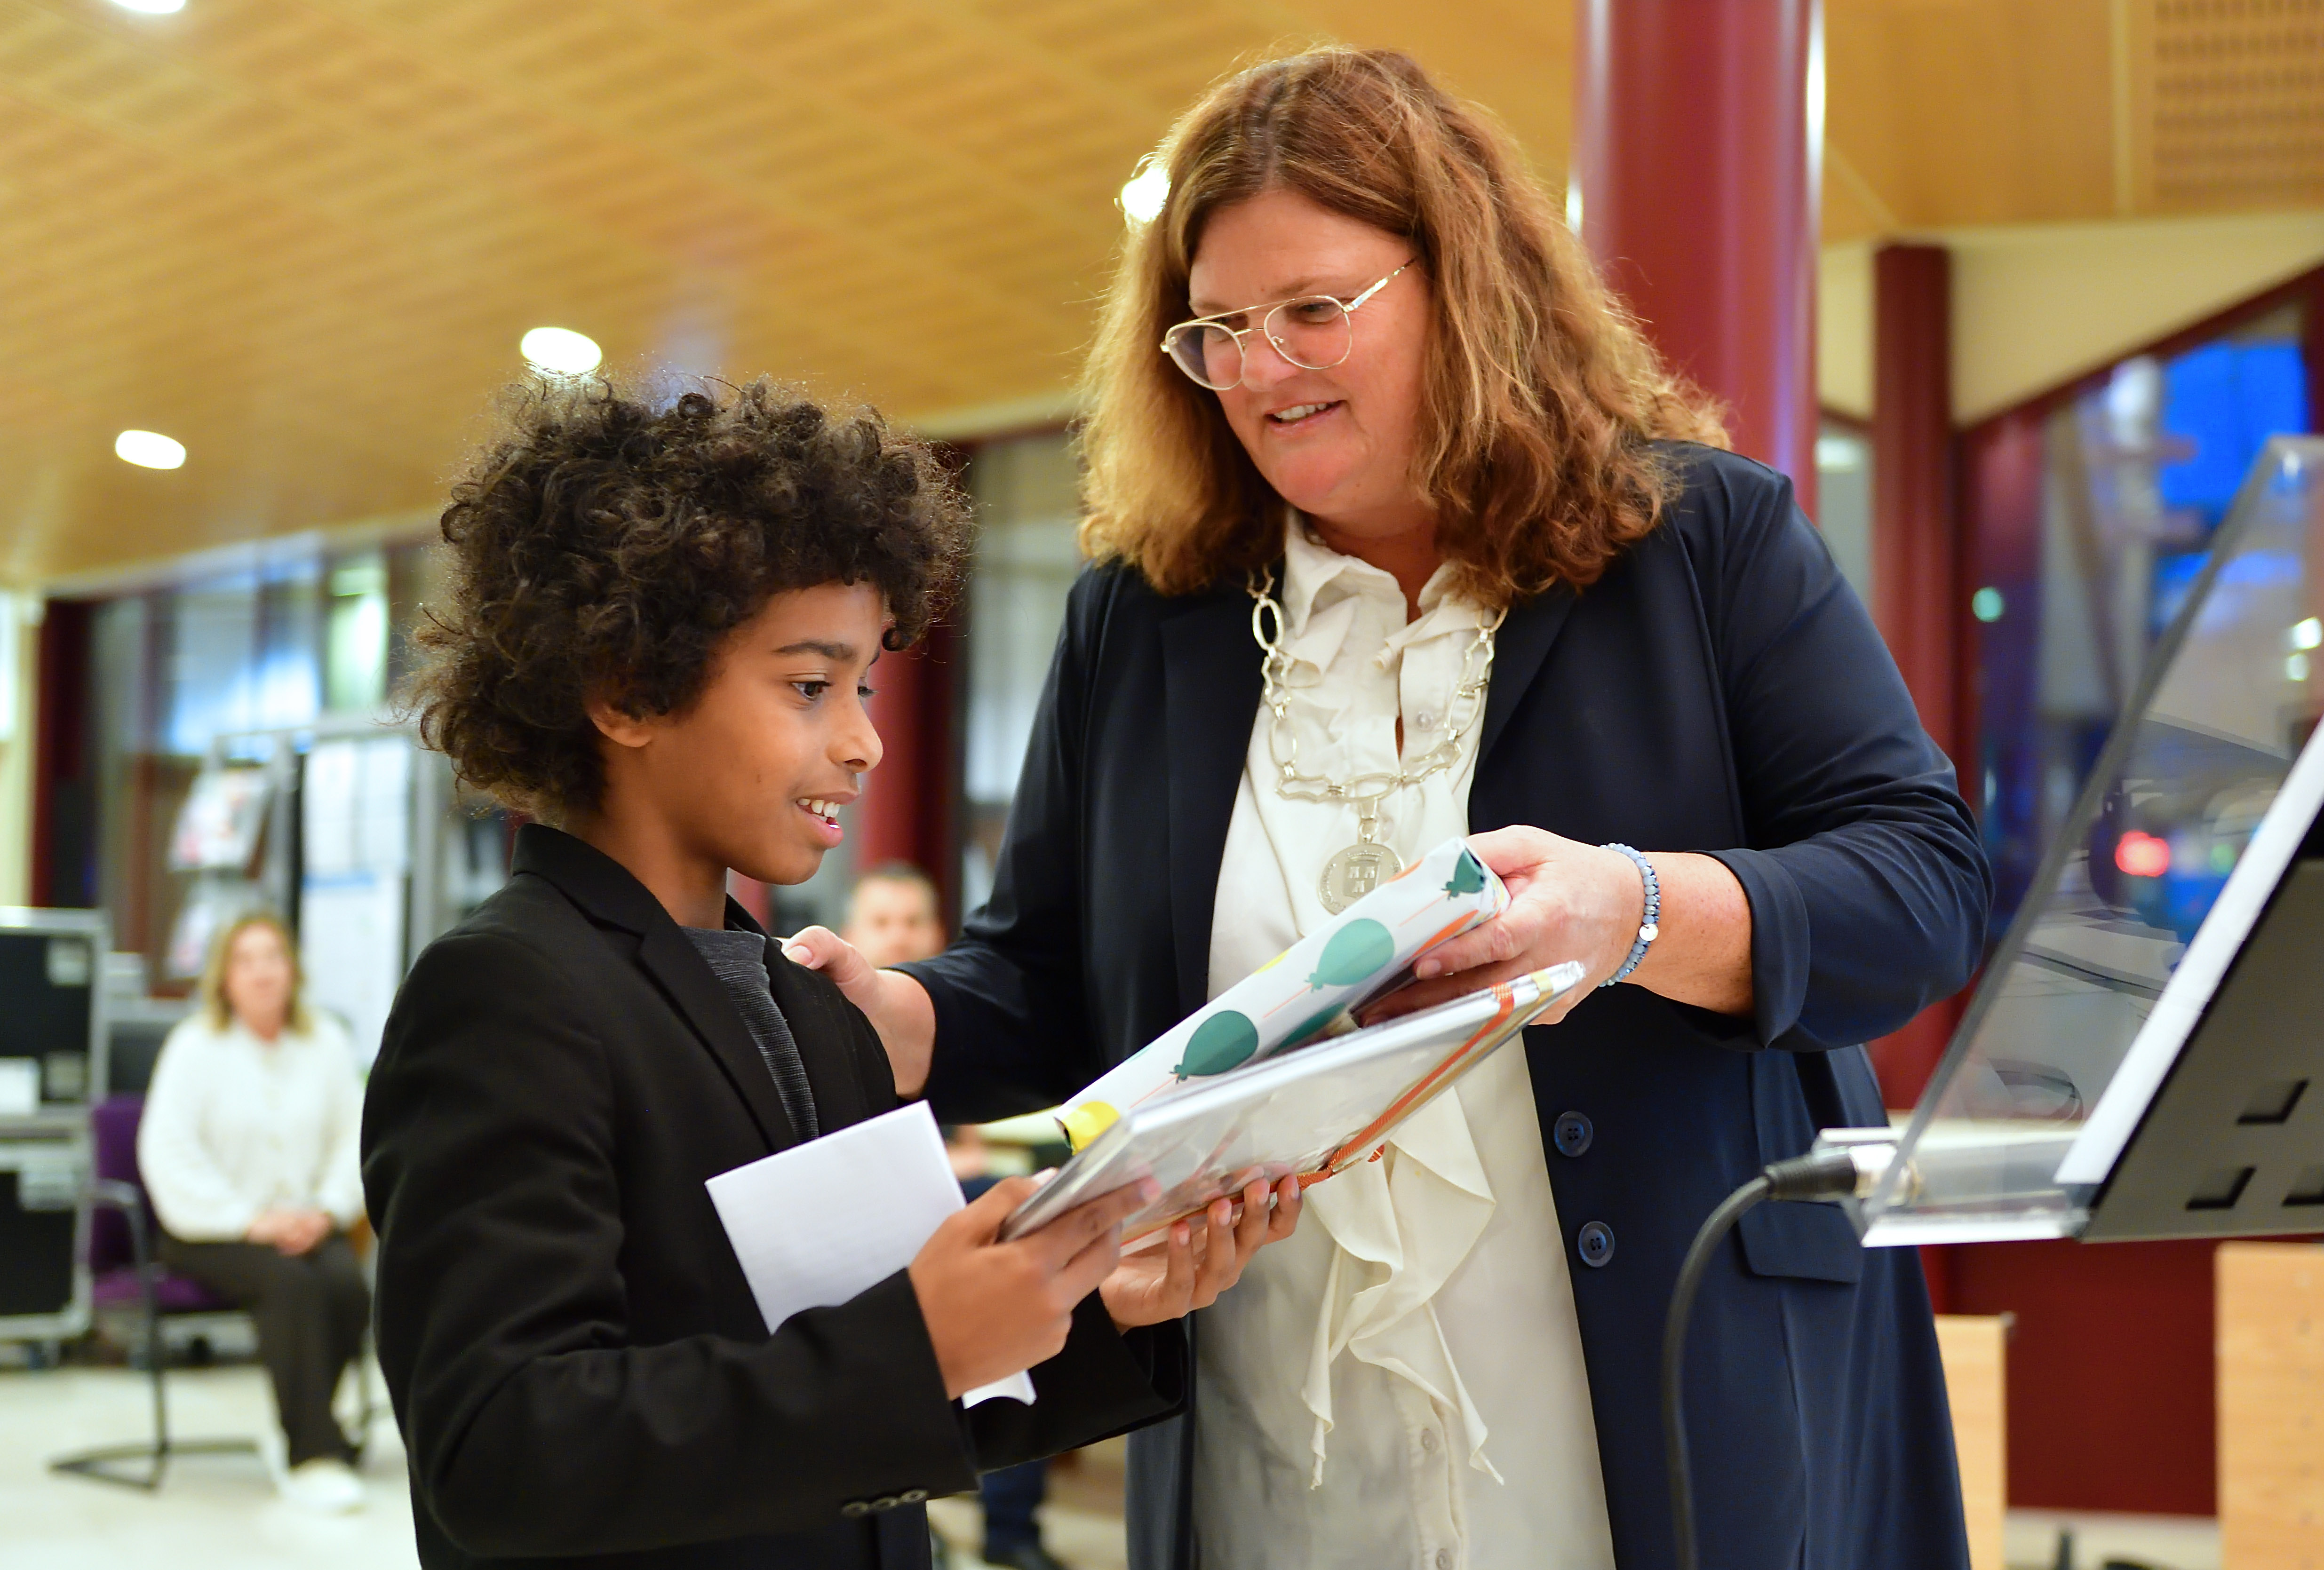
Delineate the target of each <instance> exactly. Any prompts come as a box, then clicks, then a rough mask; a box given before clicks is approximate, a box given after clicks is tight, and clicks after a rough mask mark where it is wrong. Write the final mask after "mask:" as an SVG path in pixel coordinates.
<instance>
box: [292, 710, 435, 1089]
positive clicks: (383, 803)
mask: <svg viewBox="0 0 2324 1570" xmlns="http://www.w3.org/2000/svg"><path fill="white" fill-rule="evenodd" d="M411 812H412V806H411V745H410V742H409V741H406V740H405V739H402V738H401V737H396V736H388V737H376V738H367V739H361V740H335V741H323V742H318V743H317V744H316V746H315V748H313V750H312V751H310V752H309V753H308V755H307V761H306V773H305V776H304V779H303V780H302V782H301V786H300V861H301V864H302V865H301V869H300V870H301V876H300V889H299V950H300V961H301V962H302V964H303V965H304V967H305V969H306V972H307V996H308V999H309V1002H310V1003H312V1004H313V1005H315V1006H317V1007H319V1008H323V1009H327V1010H328V1011H330V1012H331V1013H333V1014H335V1015H338V1016H339V1018H340V1019H342V1020H344V1021H345V1022H346V1026H347V1033H348V1036H349V1038H350V1040H351V1041H352V1042H353V1043H354V1045H355V1059H356V1060H357V1061H358V1062H359V1063H361V1064H363V1065H364V1067H365V1068H368V1067H369V1066H370V1064H371V1061H372V1060H373V1059H374V1058H375V1057H377V1056H378V1055H379V1040H380V1033H381V1032H382V1031H383V1029H384V1028H385V1026H386V1024H387V1011H388V1007H389V1005H391V1004H392V1003H393V1002H394V1000H395V988H396V985H397V983H399V982H400V981H401V980H402V979H403V944H404V912H405V901H406V898H407V896H408V887H407V878H406V874H407V873H408V872H409V871H410V863H411Z"/></svg>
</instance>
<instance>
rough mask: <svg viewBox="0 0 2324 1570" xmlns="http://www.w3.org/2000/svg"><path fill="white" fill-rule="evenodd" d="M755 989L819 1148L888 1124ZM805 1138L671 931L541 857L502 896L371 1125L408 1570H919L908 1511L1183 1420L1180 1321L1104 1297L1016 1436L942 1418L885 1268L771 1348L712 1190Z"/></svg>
mask: <svg viewBox="0 0 2324 1570" xmlns="http://www.w3.org/2000/svg"><path fill="white" fill-rule="evenodd" d="M734 914H735V916H736V918H737V919H738V920H740V921H743V922H747V921H748V917H746V916H742V915H741V913H740V909H739V907H735V908H734ZM769 968H770V972H771V974H772V977H773V987H774V995H775V999H776V1002H777V1003H778V1004H779V1005H780V1006H781V1008H782V1011H783V1014H784V1015H785V1017H786V1018H787V1019H788V1021H789V1023H790V1026H791V1030H792V1033H793V1034H794V1035H795V1036H796V1037H797V1038H798V1046H799V1053H800V1056H801V1057H802V1058H804V1059H805V1060H806V1065H807V1079H808V1080H809V1082H810V1083H811V1084H812V1085H813V1087H814V1089H815V1097H816V1107H817V1109H818V1112H819V1113H820V1116H821V1120H822V1124H823V1126H824V1127H825V1129H826V1130H828V1129H833V1128H837V1127H841V1126H843V1125H847V1124H851V1123H856V1122H860V1121H861V1120H862V1119H863V1118H866V1117H870V1116H874V1115H876V1114H878V1113H881V1112H885V1111H887V1110H888V1109H890V1107H892V1106H895V1105H896V1095H895V1086H894V1081H893V1080H892V1079H891V1078H890V1071H889V1067H888V1060H887V1057H886V1054H885V1053H884V1052H883V1051H882V1050H881V1046H880V1042H879V1038H878V1036H877V1035H876V1034H875V1033H873V1032H872V1030H871V1025H870V1024H869V1023H868V1022H867V1021H866V1020H865V1019H864V1018H863V1016H862V1015H861V1014H860V1013H858V1012H857V1011H856V1010H855V1008H854V1007H853V1005H850V1004H848V1003H847V1002H846V1000H845V999H844V998H843V997H842V996H840V994H839V991H838V989H837V988H836V987H833V986H832V985H831V983H830V982H828V981H827V980H825V978H823V977H822V976H820V975H818V974H816V973H815V972H813V971H810V970H807V969H802V968H800V967H798V966H795V965H792V964H790V963H789V962H788V961H787V960H784V959H781V958H780V955H779V951H778V950H774V949H773V948H772V947H771V946H770V967H769ZM794 1143H798V1141H797V1137H796V1135H795V1134H793V1132H792V1130H791V1127H790V1125H789V1123H788V1120H787V1119H786V1118H785V1116H784V1114H783V1108H782V1102H781V1100H780V1098H779V1097H778V1095H777V1094H776V1090H775V1085H774V1081H773V1079H772V1078H771V1076H770V1075H769V1073H768V1071H767V1068H766V1064H765V1062H764V1061H763V1060H761V1058H760V1056H759V1053H758V1051H757V1049H756V1047H755V1046H754V1044H753V1043H752V1039H751V1037H750V1035H749V1033H748V1032H747V1031H746V1029H745V1028H744V1026H743V1024H742V1019H741V1016H740V1015H738V1014H737V1013H736V1011H735V1009H734V1007H733V1004H732V1003H731V1001H730V1000H729V999H728V998H727V996H726V995H725V994H724V992H723V991H722V990H721V988H720V987H719V984H718V982H717V980H716V978H715V977H713V976H712V974H711V972H710V969H709V967H708V965H707V964H705V962H704V961H703V959H701V957H700V956H699V955H698V954H697V953H696V951H695V949H694V947H693V945H692V944H691V943H690V942H688V941H687V938H686V935H685V933H684V932H681V931H680V930H679V929H678V925H677V923H674V922H673V921H672V920H671V919H670V917H669V914H668V913H667V912H665V911H664V910H663V909H662V907H661V905H660V904H659V902H658V901H656V900H655V899H654V898H653V896H652V895H650V894H649V893H647V891H646V890H645V888H644V887H643V886H641V885H640V884H639V883H638V882H637V880H636V879H634V878H633V877H631V876H630V874H629V873H628V872H627V871H626V870H624V869H623V868H622V867H621V866H620V865H619V864H617V863H616V862H614V861H613V860H612V859H611V858H607V857H605V856H604V855H602V854H600V853H599V852H598V851H596V850H595V849H591V848H590V847H588V846H586V845H585V844H583V843H582V842H581V841H580V840H576V839H574V838H572V837H570V836H568V835H566V834H561V833H558V832H557V831H554V830H551V829H547V828H542V827H539V826H531V827H527V828H525V829H524V830H522V831H521V832H520V834H519V835H518V838H517V845H516V858H515V870H514V874H513V876H512V877H511V879H510V881H509V884H508V886H507V887H505V888H504V889H503V890H502V891H501V892H500V893H498V894H496V895H493V898H492V899H491V900H489V901H488V902H486V903H485V904H484V907H483V908H482V909H480V910H479V911H477V912H476V914H475V915H473V916H471V917H470V918H469V919H468V920H467V921H466V922H464V923H461V924H460V925H459V926H458V927H457V928H455V929H454V930H453V931H452V932H449V933H448V934H447V935H446V936H445V937H443V938H442V939H440V940H438V941H437V942H435V943H433V944H431V945H429V948H428V950H427V951H426V952H425V953H423V954H422V955H421V956H420V960H419V963H418V964H416V965H415V966H414V967H413V968H412V971H411V974H410V978H407V979H406V981H405V982H404V985H403V988H402V990H401V993H399V994H398V996H397V997H396V1002H395V1008H394V1012H393V1013H392V1015H390V1016H389V1020H388V1024H387V1032H386V1037H385V1041H384V1043H383V1046H382V1049H381V1051H380V1057H379V1061H378V1063H377V1064H376V1066H375V1067H374V1069H373V1070H372V1076H371V1084H370V1089H369V1092H368V1095H367V1097H366V1099H365V1104H364V1129H363V1148H364V1192H365V1195H366V1197H367V1198H368V1199H369V1202H370V1207H371V1215H372V1218H373V1221H374V1225H375V1226H377V1228H378V1231H379V1240H380V1249H379V1280H378V1291H377V1314H378V1331H379V1354H380V1362H381V1364H382V1366H383V1368H384V1370H385V1371H386V1374H387V1382H388V1386H389V1390H390V1392H391V1394H392V1397H393V1399H394V1403H395V1412H396V1417H397V1419H398V1420H399V1421H400V1422H401V1425H402V1428H403V1435H404V1440H405V1445H406V1447H407V1449H408V1451H409V1453H410V1469H411V1504H412V1515H413V1517H414V1521H415V1525H416V1527H417V1529H418V1536H419V1549H420V1562H421V1563H422V1564H423V1565H427V1566H429V1567H430V1570H447V1567H452V1566H460V1567H463V1570H465V1567H467V1566H475V1565H487V1564H493V1563H497V1562H500V1561H503V1560H510V1561H513V1560H520V1559H521V1560H522V1561H523V1562H524V1563H525V1564H527V1565H542V1564H545V1563H550V1564H583V1563H586V1564H589V1565H623V1566H645V1565H652V1566H658V1567H659V1566H679V1565H683V1566H688V1567H694V1566H714V1565H715V1566H722V1567H724V1566H737V1567H739V1566H742V1565H750V1566H753V1567H764V1570H778V1567H779V1570H791V1567H793V1566H799V1567H802V1570H804V1567H806V1566H815V1567H816V1570H823V1567H824V1566H839V1565H846V1566H850V1567H851V1570H852V1567H853V1566H855V1565H865V1566H873V1565H876V1566H879V1567H880V1570H904V1567H905V1566H913V1565H917V1566H925V1565H927V1563H928V1544H927V1526H926V1516H925V1511H924V1510H922V1508H921V1507H920V1504H919V1501H921V1500H923V1499H926V1498H927V1496H928V1495H930V1494H942V1493H952V1492H960V1491H962V1490H965V1489H968V1488H971V1487H973V1486H974V1483H975V1480H976V1474H977V1472H978V1470H980V1469H981V1468H991V1467H994V1466H999V1465H1004V1464H1010V1463H1011V1462H1016V1461H1019V1460H1024V1459H1028V1458H1029V1457H1031V1456H1034V1455H1045V1454H1047V1453H1049V1452H1052V1451H1055V1450H1059V1449H1064V1448H1067V1447H1070V1446H1074V1445H1079V1444H1085V1443H1087V1442H1089V1441H1090V1440H1093V1439H1096V1438H1099V1437H1103V1436H1105V1435H1107V1434H1110V1433H1113V1432H1117V1431H1119V1430H1120V1429H1122V1428H1127V1427H1130V1426H1132V1425H1135V1424H1138V1423H1140V1422H1144V1421H1147V1420H1149V1419H1154V1418H1157V1417H1161V1416H1164V1415H1166V1414H1167V1413H1168V1412H1170V1411H1171V1410H1173V1409H1175V1408H1176V1406H1177V1404H1178V1403H1179V1401H1180V1400H1181V1399H1182V1398H1183V1394H1184V1385H1185V1372H1184V1371H1185V1359H1184V1355H1183V1348H1184V1341H1183V1338H1182V1337H1181V1336H1179V1335H1178V1333H1177V1331H1176V1327H1170V1328H1168V1329H1167V1330H1161V1331H1152V1332H1135V1333H1132V1334H1131V1335H1130V1336H1128V1337H1123V1336H1118V1335H1117V1334H1116V1333H1115V1332H1114V1329H1113V1327H1112V1325H1111V1322H1110V1321H1109V1320H1108V1319H1107V1318H1106V1315H1105V1312H1104V1309H1103V1308H1102V1306H1101V1305H1100V1303H1099V1301H1098V1299H1097V1298H1096V1296H1095V1295H1094V1294H1093V1295H1092V1296H1091V1297H1090V1298H1089V1299H1087V1300H1086V1301H1085V1302H1084V1303H1083V1305H1082V1307H1081V1308H1080V1310H1079V1311H1078V1312H1077V1314H1076V1316H1075V1319H1074V1332H1073V1336H1072V1338H1071V1340H1070V1341H1069V1342H1068V1344H1067V1345H1066V1348H1065V1351H1064V1352H1063V1353H1062V1354H1059V1355H1058V1356H1057V1357H1056V1358H1055V1359H1053V1360H1051V1361H1050V1362H1048V1363H1044V1364H1042V1365H1041V1366H1040V1367H1038V1368H1037V1369H1036V1370H1034V1380H1035V1382H1036V1384H1037V1387H1038V1389H1039V1391H1040V1399H1039V1400H1038V1401H1037V1402H1036V1403H1035V1404H1034V1405H1033V1406H1032V1407H1030V1408H1027V1407H1024V1406H1021V1405H1019V1403H1017V1402H1014V1401H1010V1400H1000V1401H990V1402H986V1403H984V1404H983V1405H982V1406H979V1407H978V1408H976V1409H974V1410H973V1411H972V1412H968V1413H964V1412H963V1411H962V1409H960V1408H959V1407H957V1406H956V1405H954V1403H953V1402H952V1401H950V1400H946V1399H945V1391H944V1384H943V1381H942V1378H941V1376H940V1375H939V1373H938V1372H937V1369H936V1355H935V1353H934V1351H933V1350H932V1348H931V1347H930V1345H929V1343H928V1336H927V1327H926V1326H925V1324H924V1323H923V1321H922V1319H921V1318H920V1310H919V1304H918V1299H916V1298H915V1297H914V1295H913V1292H912V1288H911V1283H910V1281H909V1280H908V1278H907V1277H906V1275H905V1274H904V1272H900V1271H899V1272H897V1273H896V1274H895V1275H893V1276H891V1277H890V1278H889V1279H888V1280H886V1281H882V1282H881V1283H880V1284H879V1285H878V1286H876V1287H873V1288H872V1289H871V1290H869V1291H867V1292H865V1293H863V1294H862V1296H861V1297H859V1298H857V1299H854V1300H853V1302H850V1303H847V1304H845V1305H843V1306H841V1307H838V1308H824V1309H817V1310H814V1311H812V1312H809V1313H806V1314H801V1315H799V1316H798V1317H796V1318H792V1319H791V1320H789V1321H788V1322H787V1323H786V1324H785V1325H784V1326H783V1327H781V1329H779V1331H777V1332H776V1333H775V1334H773V1335H771V1336H770V1335H769V1334H768V1333H767V1331H766V1328H765V1327H764V1326H763V1325H762V1324H761V1320H760V1318H759V1311H758V1308H757V1307H756V1305H755V1304H754V1303H753V1301H752V1297H751V1292H750V1289H749V1286H748V1285H747V1284H746V1283H745V1281H744V1280H743V1277H742V1267H741V1266H740V1265H739V1264H738V1263H737V1262H735V1258H734V1253H733V1249H732V1248H731V1247H730V1246H729V1245H728V1244H727V1241H726V1236H725V1234H724V1230H723V1229H722V1228H721V1227H720V1226H719V1222H718V1217H717V1213H716V1212H715V1209H713V1207H712V1206H711V1203H710V1198H709V1195H708V1193H707V1191H706V1190H705V1189H704V1187H703V1183H704V1180H705V1179H708V1178H710V1177H712V1176H714V1175H715V1174H717V1173H719V1172H723V1171H727V1170H729V1169H731V1168H733V1167H737V1166H740V1165H742V1163H744V1162H746V1161H755V1160H756V1159H758V1158H759V1157H761V1156H763V1155H766V1154H768V1153H769V1152H773V1151H778V1150H781V1149H784V1148H785V1147H787V1146H788V1145H791V1144H794Z"/></svg>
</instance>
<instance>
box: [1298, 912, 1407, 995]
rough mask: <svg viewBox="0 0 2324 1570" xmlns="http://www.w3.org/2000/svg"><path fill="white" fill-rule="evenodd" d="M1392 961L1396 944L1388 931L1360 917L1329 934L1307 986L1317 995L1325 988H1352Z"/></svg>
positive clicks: (1394, 956) (1367, 918) (1374, 922)
mask: <svg viewBox="0 0 2324 1570" xmlns="http://www.w3.org/2000/svg"><path fill="white" fill-rule="evenodd" d="M1395 958H1396V940H1395V939H1394V938H1391V937H1389V936H1388V929H1387V928H1386V927H1384V926H1381V925H1380V924H1379V923H1378V922H1376V921H1373V920H1371V919H1370V918H1369V917H1368V916H1367V917H1362V918H1360V919H1358V920H1356V921H1352V922H1350V923H1348V924H1347V925H1346V926H1344V927H1342V928H1341V929H1340V930H1339V931H1338V932H1333V934H1332V941H1330V942H1328V943H1326V944H1324V945H1323V959H1320V960H1318V961H1317V962H1316V966H1315V974H1314V975H1313V976H1310V977H1309V978H1307V985H1308V986H1310V987H1314V989H1315V990H1316V991H1318V992H1321V991H1323V988H1325V987H1353V986H1354V985H1355V984H1356V983H1357V982H1359V981H1361V980H1363V979H1364V978H1366V977H1368V976H1369V975H1371V974H1372V973H1373V972H1374V971H1376V970H1378V969H1380V968H1381V967H1382V966H1384V965H1386V964H1387V963H1388V961H1389V960H1391V959H1395Z"/></svg>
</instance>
